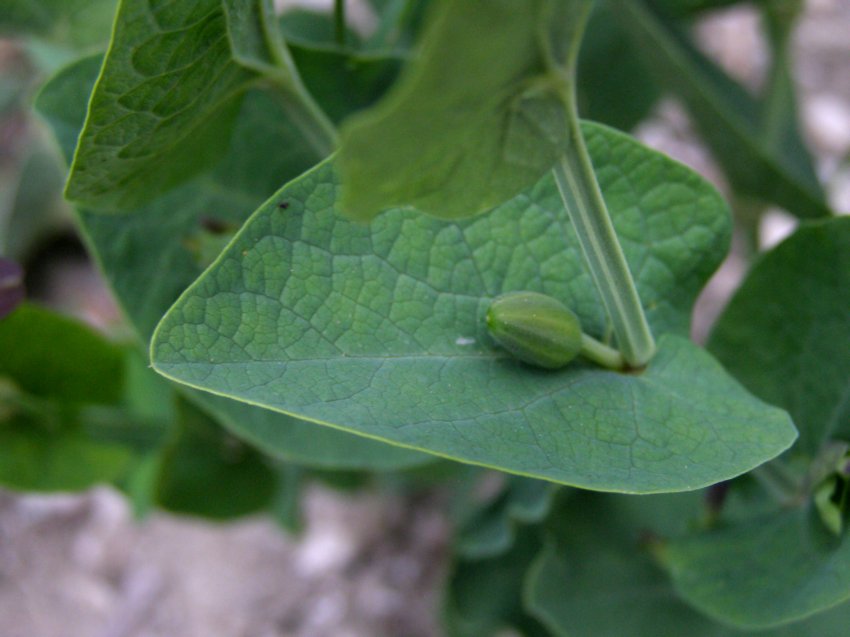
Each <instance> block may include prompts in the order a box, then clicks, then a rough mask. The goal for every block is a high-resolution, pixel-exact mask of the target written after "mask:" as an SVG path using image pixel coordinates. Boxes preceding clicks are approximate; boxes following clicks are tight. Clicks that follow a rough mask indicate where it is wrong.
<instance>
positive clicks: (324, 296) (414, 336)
mask: <svg viewBox="0 0 850 637" xmlns="http://www.w3.org/2000/svg"><path fill="white" fill-rule="evenodd" d="M584 131H585V134H586V136H587V138H588V143H589V147H590V152H591V154H592V156H593V160H594V164H595V165H596V167H597V172H598V176H599V179H600V182H601V186H602V189H603V192H604V193H605V194H606V197H607V200H608V204H609V207H610V208H611V210H612V215H613V218H614V223H615V225H616V226H617V229H618V231H619V234H620V236H621V238H622V240H623V243H624V245H625V251H626V254H627V258H628V260H629V262H630V265H631V268H632V270H633V272H634V273H635V275H636V278H637V285H638V288H639V291H640V294H641V298H642V299H643V300H644V303H645V305H646V308H647V311H648V316H649V320H650V322H651V324H652V326H653V328H654V330H655V332H656V333H657V334H659V335H662V336H661V339H660V342H659V351H658V354H657V356H656V358H655V359H654V360H653V361H652V363H651V364H650V365H649V367H648V368H647V369H646V370H645V371H643V372H642V373H639V374H620V373H616V372H610V371H603V370H600V369H596V368H593V367H590V366H585V365H576V366H573V367H570V368H567V369H565V370H563V371H560V372H556V373H546V372H542V371H539V370H533V369H530V368H528V367H525V366H522V365H520V364H517V363H515V362H513V361H512V360H509V359H507V358H506V357H505V355H504V354H503V353H502V352H500V351H497V350H496V349H494V347H493V345H492V342H491V341H490V340H489V337H488V335H487V332H486V329H485V327H484V321H483V316H484V312H485V310H486V308H487V305H488V303H489V301H490V300H491V299H492V298H493V297H494V296H496V295H498V294H500V293H502V292H506V291H510V290H516V289H528V290H535V291H542V292H545V293H548V294H551V295H553V296H555V297H557V298H560V299H561V300H563V301H564V302H566V303H567V304H568V305H570V306H571V307H572V308H574V310H575V311H576V312H577V313H578V314H579V315H580V317H581V319H582V323H583V325H584V327H585V329H586V330H587V331H588V332H589V333H591V334H595V335H596V336H599V337H602V336H603V335H604V334H605V332H606V324H605V318H604V312H603V310H602V308H601V304H600V302H599V299H598V296H597V293H596V291H595V288H594V287H593V284H592V283H591V281H590V277H589V275H588V274H587V273H586V272H585V271H584V269H583V265H582V261H581V258H580V256H579V248H578V245H577V243H576V239H575V236H574V235H573V232H572V229H571V228H570V226H569V223H568V222H567V220H566V214H565V212H564V211H563V207H562V204H561V202H560V199H559V196H558V194H557V190H556V188H555V185H554V182H553V181H552V180H551V179H548V178H547V179H545V180H543V181H542V182H540V183H539V184H538V185H537V186H535V187H534V188H533V189H531V190H529V191H527V192H526V193H523V194H522V195H520V196H519V197H516V198H515V199H513V200H511V201H509V202H507V203H505V204H504V205H502V206H500V207H498V208H497V209H495V210H494V211H492V212H491V213H490V214H488V215H485V216H483V217H480V218H477V219H474V220H466V221H462V222H455V223H450V222H445V221H440V220H437V219H433V218H430V217H426V216H424V215H419V214H416V213H414V212H412V211H405V210H393V211H391V212H387V213H385V214H383V215H381V216H380V217H378V218H377V219H376V220H375V221H374V222H373V223H372V224H371V226H368V227H367V226H362V225H359V224H355V223H351V222H347V221H344V220H343V219H342V218H341V217H340V216H339V214H338V212H337V195H338V192H339V187H338V184H337V181H336V176H335V175H336V173H335V170H334V167H333V166H332V165H331V164H330V163H325V164H322V165H320V166H318V167H317V168H316V169H314V170H312V171H310V172H308V173H306V174H305V175H303V176H302V177H301V178H299V179H297V180H295V181H293V182H291V183H290V184H289V185H288V186H286V187H284V188H283V189H282V190H281V191H280V192H279V193H278V194H277V195H275V196H274V197H273V198H272V199H271V200H270V201H269V202H267V203H266V204H265V205H264V206H263V207H262V208H261V209H260V210H259V211H258V212H257V213H256V214H255V215H254V217H253V218H252V219H251V220H249V222H248V223H247V224H246V225H245V226H244V227H243V229H242V231H241V232H240V233H239V234H238V235H237V237H236V239H235V240H234V242H233V243H232V244H231V245H230V246H229V247H228V249H227V250H225V252H224V253H223V254H222V256H221V257H220V258H219V260H218V261H217V262H216V263H215V264H214V265H213V266H212V267H211V268H210V269H209V270H208V271H207V272H206V273H205V275H204V276H203V277H202V278H201V279H199V280H198V281H197V282H196V283H195V284H194V285H193V286H192V287H191V288H189V290H187V292H186V293H184V294H183V295H182V297H181V298H180V300H179V301H178V303H177V304H176V305H175V306H174V308H172V310H171V311H170V312H169V314H168V315H167V316H166V317H165V318H164V320H163V322H162V323H161V324H160V326H159V328H158V331H157V333H156V335H155V337H154V341H153V345H152V354H153V356H152V358H153V362H154V365H155V367H156V368H157V369H158V370H159V371H160V372H162V373H163V374H165V375H166V376H169V377H171V378H173V379H176V380H179V381H181V382H184V383H186V384H188V385H191V386H194V387H198V388H202V389H206V390H207V391H211V392H212V393H215V394H220V395H223V396H228V397H231V398H237V399H239V400H243V401H245V402H248V403H252V404H257V405H262V406H264V407H267V408H271V409H274V410H277V411H281V412H284V413H288V414H294V415H297V416H298V417H301V418H305V419H308V420H313V421H315V422H317V423H320V424H325V425H328V426H332V427H335V428H341V429H346V430H350V431H354V432H357V433H360V434H363V435H366V436H369V437H375V438H380V439H383V440H387V441H391V442H394V443H397V444H400V445H403V446H407V447H413V448H417V449H421V450H424V451H430V452H432V453H436V454H438V455H441V456H445V457H448V458H452V459H457V460H461V461H465V462H469V463H473V464H481V465H487V466H492V467H494V468H498V469H501V470H505V471H508V472H513V473H519V474H524V475H528V476H531V477H537V478H544V479H549V480H553V481H557V482H563V483H566V484H573V485H577V486H583V487H588V488H595V489H604V490H618V491H626V492H653V491H668V490H682V489H694V488H697V487H700V486H703V485H706V484H710V483H712V482H716V481H718V480H721V479H724V478H728V477H731V476H734V475H738V474H740V473H742V472H744V471H747V470H749V469H750V468H752V467H754V466H756V465H758V464H760V463H761V462H763V461H765V460H767V459H768V458H771V457H773V456H775V455H776V454H778V453H779V452H781V451H782V450H784V449H785V448H786V447H787V446H788V445H790V444H791V442H792V441H793V439H794V438H795V436H796V434H795V432H794V429H793V427H792V426H791V424H790V422H789V420H788V418H787V415H785V414H784V413H783V412H781V411H778V410H775V409H772V408H769V407H767V406H766V405H764V404H763V403H761V402H760V401H758V400H755V399H753V398H752V397H751V396H750V395H749V394H747V393H746V392H745V391H744V390H743V389H742V388H741V387H740V386H739V385H737V383H735V381H734V380H732V379H731V378H730V377H729V376H727V375H726V374H725V372H723V370H722V369H721V368H720V366H719V365H718V364H717V363H716V362H715V361H714V360H713V359H712V358H711V357H710V356H709V355H708V354H706V353H705V352H703V351H701V350H699V349H698V348H697V347H696V346H694V345H693V344H691V343H690V342H688V341H687V340H685V339H684V338H681V337H680V336H677V334H682V333H685V332H686V331H687V325H688V315H689V313H690V308H691V305H692V303H693V300H694V297H695V295H696V294H697V292H698V290H699V289H700V287H701V286H702V284H703V283H704V281H705V279H706V277H707V276H708V275H709V273H710V272H711V271H712V270H713V269H714V267H715V266H716V264H717V263H718V261H719V259H720V258H721V256H722V255H723V253H724V251H725V248H726V243H727V241H728V216H727V214H728V213H727V211H726V208H725V205H724V204H723V202H722V200H721V199H720V198H719V196H718V195H717V194H716V192H715V191H714V190H713V189H712V188H711V187H710V186H709V185H708V184H706V182H704V181H703V180H702V179H701V178H699V177H698V176H697V175H695V174H694V173H692V172H691V171H689V170H688V169H686V168H685V167H683V166H681V165H679V164H676V163H675V162H673V161H672V160H669V159H668V158H666V157H664V156H663V155H660V154H659V153H655V152H653V151H651V150H649V149H646V148H644V147H642V146H640V145H639V144H638V143H637V142H635V141H634V140H632V139H631V138H629V137H627V136H625V135H622V134H619V133H616V132H614V131H613V130H611V129H607V128H605V127H600V126H594V125H587V126H585V128H584ZM280 204H285V205H286V209H285V210H284V209H281V208H280V207H279V206H280Z"/></svg>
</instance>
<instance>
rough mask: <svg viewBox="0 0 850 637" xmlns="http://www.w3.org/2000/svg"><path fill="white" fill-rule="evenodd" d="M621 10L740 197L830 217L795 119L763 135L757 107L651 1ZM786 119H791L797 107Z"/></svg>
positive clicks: (638, 43) (651, 64)
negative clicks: (660, 13)
mask: <svg viewBox="0 0 850 637" xmlns="http://www.w3.org/2000/svg"><path fill="white" fill-rule="evenodd" d="M617 9H618V10H617V11H616V15H617V17H618V18H619V19H620V21H621V24H622V25H623V27H624V29H626V30H627V31H628V33H629V34H630V35H631V37H632V38H633V39H634V41H635V44H636V46H637V47H638V49H639V50H640V51H641V53H642V54H643V55H644V58H645V60H646V62H647V65H648V66H649V68H651V69H652V70H653V71H654V73H655V75H656V78H657V80H658V82H659V83H660V84H661V85H662V86H664V87H666V88H668V89H669V90H671V91H672V92H673V93H675V94H676V95H677V96H679V97H680V98H681V99H682V100H683V101H684V102H685V104H686V106H687V107H688V110H689V111H690V113H691V115H692V117H693V119H694V123H695V124H696V126H697V127H698V128H699V130H700V131H701V133H702V136H703V139H704V140H705V142H706V143H707V144H708V145H709V147H710V148H711V150H712V152H713V153H714V154H715V155H716V156H717V158H718V159H719V160H720V162H721V164H722V165H723V167H724V169H725V171H726V175H727V177H728V178H729V180H730V182H731V183H732V186H733V187H734V188H735V190H736V191H738V192H739V194H741V195H744V196H749V197H754V198H756V199H759V200H761V201H764V202H767V203H773V204H777V205H779V206H782V207H783V208H785V209H787V210H788V211H789V212H791V213H792V214H794V215H797V216H798V217H802V218H812V217H824V216H829V215H830V214H831V212H830V209H829V207H828V205H827V204H826V203H825V201H824V195H823V191H822V189H821V186H820V184H819V183H818V180H817V177H816V176H815V174H814V171H813V170H812V162H811V160H810V159H809V158H808V151H807V150H806V148H805V146H804V145H803V143H802V141H801V140H800V136H799V133H798V132H796V125H797V124H796V122H795V121H794V120H793V118H792V119H788V118H785V119H782V120H781V121H780V122H778V123H776V125H777V126H780V128H779V130H774V131H767V133H766V135H764V136H763V135H762V134H761V132H762V128H763V127H762V125H763V122H762V119H761V115H760V106H759V104H758V102H757V101H756V100H755V99H753V97H752V96H750V95H749V94H748V93H747V92H746V91H745V90H744V89H743V88H742V87H741V86H740V85H738V84H736V83H735V82H734V81H733V80H731V79H730V78H729V77H728V76H727V75H725V74H724V73H723V71H722V70H721V69H720V68H719V67H717V65H715V64H714V63H712V62H711V61H710V60H709V59H708V58H707V57H706V56H704V55H702V54H701V53H700V52H699V51H698V50H697V49H696V48H695V47H694V46H693V45H692V44H690V43H689V42H688V41H687V39H686V38H685V36H684V35H683V34H682V33H681V32H679V31H678V30H677V29H676V28H675V26H674V25H672V24H671V23H669V22H666V21H664V20H663V19H661V18H660V17H659V16H658V15H657V14H656V13H655V12H654V11H653V10H652V9H651V8H649V7H648V6H647V0H635V1H634V2H622V3H618V4H617ZM786 98H787V99H792V98H793V96H792V95H791V94H790V93H788V94H787V95H786ZM788 113H789V114H790V115H791V116H793V115H794V114H795V109H793V108H790V109H789V111H788ZM783 126H784V127H785V128H784V129H783V128H782V127H783Z"/></svg>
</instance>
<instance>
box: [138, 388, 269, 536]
mask: <svg viewBox="0 0 850 637" xmlns="http://www.w3.org/2000/svg"><path fill="white" fill-rule="evenodd" d="M155 488H156V501H157V503H158V504H159V505H160V506H161V507H162V508H164V509H168V510H170V511H174V512H178V513H189V514H192V515H199V516H203V517H208V518H214V519H221V520H226V519H229V518H234V517H239V516H243V515H247V514H249V513H255V512H257V511H260V510H262V509H265V508H268V507H269V506H270V505H271V503H272V499H273V496H275V494H276V490H277V474H276V472H275V471H274V470H273V469H272V468H271V467H270V466H268V465H267V464H266V461H265V459H264V458H263V456H262V455H261V454H259V453H258V452H257V451H256V450H254V449H252V448H250V447H248V446H247V445H245V444H244V443H243V442H240V441H239V440H237V439H236V438H234V437H233V436H229V435H227V434H226V433H225V432H223V431H222V430H221V429H220V428H219V427H218V426H216V424H215V423H214V422H212V421H211V420H210V419H209V418H207V417H206V416H205V415H204V414H203V413H202V412H200V411H198V410H197V409H196V408H193V407H192V406H191V405H189V404H187V403H185V402H184V403H183V404H182V405H181V418H180V423H179V430H178V433H177V436H176V438H175V439H174V440H173V441H172V443H171V444H170V445H169V447H168V448H167V449H166V451H165V453H164V456H163V458H162V460H161V462H160V466H159V473H158V476H157V481H156V487H155Z"/></svg>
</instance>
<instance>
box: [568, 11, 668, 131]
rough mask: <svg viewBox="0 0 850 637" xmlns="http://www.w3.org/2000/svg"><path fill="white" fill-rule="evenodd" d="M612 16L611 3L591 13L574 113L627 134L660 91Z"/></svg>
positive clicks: (579, 68) (581, 56) (654, 100)
mask: <svg viewBox="0 0 850 637" xmlns="http://www.w3.org/2000/svg"><path fill="white" fill-rule="evenodd" d="M613 12H616V8H611V6H610V4H609V3H599V2H598V3H596V4H595V5H594V10H593V13H591V14H590V20H589V21H588V23H587V30H586V31H585V34H584V38H583V39H582V43H581V55H580V56H579V60H578V71H577V75H578V78H577V84H576V97H577V100H578V111H579V113H580V114H581V116H582V117H583V118H585V119H590V120H593V121H595V122H600V123H602V124H608V125H609V126H613V127H615V128H619V129H620V130H630V129H632V128H634V127H635V126H636V125H637V124H638V123H639V122H640V121H641V120H643V119H644V118H645V117H646V116H647V115H648V114H649V111H650V109H651V108H652V106H653V105H654V104H655V102H656V101H657V100H658V98H659V97H660V95H661V90H660V89H659V87H658V84H657V83H656V82H655V81H653V77H652V76H651V75H650V73H649V70H648V69H647V68H646V65H645V64H644V63H643V61H642V60H641V58H640V55H639V53H638V51H637V49H636V48H635V46H634V44H633V43H632V42H631V40H629V37H628V34H627V33H626V32H625V31H624V30H623V27H622V26H621V25H620V23H619V22H618V21H617V20H616V19H615V17H614V16H613V15H612V13H613Z"/></svg>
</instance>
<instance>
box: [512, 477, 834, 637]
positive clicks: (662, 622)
mask: <svg viewBox="0 0 850 637" xmlns="http://www.w3.org/2000/svg"><path fill="white" fill-rule="evenodd" d="M699 500H700V498H699V496H698V495H691V494H682V495H674V496H651V497H640V498H635V497H631V498H624V497H620V496H609V495H599V494H596V495H589V494H581V493H579V494H577V495H576V496H575V497H574V499H572V500H570V501H569V502H568V504H567V506H566V507H559V508H558V513H557V515H556V516H555V517H554V518H553V519H552V520H550V521H549V522H548V526H549V537H548V540H547V542H546V546H545V548H544V550H543V551H542V552H541V553H540V555H539V557H538V558H537V559H536V560H535V563H534V565H533V566H532V568H531V570H530V571H529V573H528V577H527V581H526V589H525V602H526V607H527V609H528V611H529V612H530V613H531V614H532V615H534V616H535V617H537V618H538V619H539V620H540V621H541V622H543V624H544V625H545V626H546V627H547V628H549V629H550V630H551V631H552V633H553V635H557V636H558V637H621V636H622V635H629V637H681V636H682V635H688V636H689V637H744V636H746V635H755V636H758V637H842V636H843V635H844V634H845V633H846V632H847V622H848V621H850V605H847V604H845V605H844V606H840V607H837V608H836V609H834V610H832V611H829V612H826V613H821V614H819V615H817V616H815V617H813V618H811V619H808V620H806V621H803V622H800V623H797V624H793V625H791V626H788V627H783V628H776V629H770V630H766V631H762V630H759V631H756V632H749V631H743V630H737V629H734V628H729V627H727V626H723V625H721V624H718V623H716V622H714V621H712V620H710V619H709V618H707V617H705V616H704V615H701V614H700V613H698V612H696V611H695V610H694V609H692V608H690V607H689V606H688V605H687V604H685V603H684V602H683V601H682V600H681V599H679V598H677V596H676V593H675V592H674V591H673V589H672V587H671V586H670V584H669V581H668V580H667V578H666V577H665V575H664V573H663V571H662V570H661V569H660V568H659V567H658V565H657V564H655V563H654V560H653V558H652V554H651V552H650V551H649V550H648V549H649V548H650V547H651V546H652V545H653V544H652V543H653V542H658V541H660V537H659V534H660V535H673V536H675V535H679V534H682V533H683V532H685V531H686V530H687V528H688V526H689V525H690V524H691V523H692V522H693V521H694V520H695V519H696V518H697V517H698V516H699V515H700V510H699ZM647 542H649V544H647ZM655 546H657V544H656V545H655ZM751 549H752V550H753V551H754V553H755V554H758V553H761V552H762V551H763V547H751ZM722 559H723V558H718V557H716V556H715V557H712V558H710V559H709V560H708V561H710V562H711V563H712V565H713V566H712V568H715V567H716V565H717V564H719V563H720V562H721V561H722ZM751 583H752V582H751ZM771 583H772V582H769V581H759V582H757V583H752V584H753V585H754V586H755V587H756V589H758V590H760V591H766V588H765V587H767V586H768V585H770V584H771ZM765 594H767V593H765Z"/></svg>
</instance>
